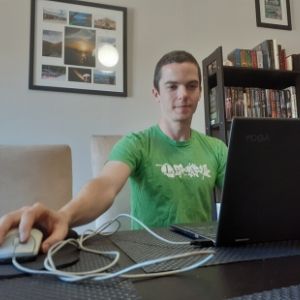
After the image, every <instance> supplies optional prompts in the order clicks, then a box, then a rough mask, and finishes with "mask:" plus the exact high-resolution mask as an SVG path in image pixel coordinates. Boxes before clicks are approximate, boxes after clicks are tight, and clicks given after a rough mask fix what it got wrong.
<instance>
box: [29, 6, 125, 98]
mask: <svg viewBox="0 0 300 300" xmlns="http://www.w3.org/2000/svg"><path fill="white" fill-rule="evenodd" d="M107 59H108V60H107ZM29 89H33V90H45V91H57V92H71V93H84V94H99V95H108V96H120V97H126V96H127V8H125V7H120V6H113V5H104V4H99V3H93V2H84V1H77V0H76V1H75V0H31V24H30V57H29Z"/></svg>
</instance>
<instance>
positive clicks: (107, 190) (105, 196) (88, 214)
mask: <svg viewBox="0 0 300 300" xmlns="http://www.w3.org/2000/svg"><path fill="white" fill-rule="evenodd" d="M129 175H130V168H129V167H128V166H127V165H126V164H125V163H122V162H117V161H110V162H108V163H107V164H106V165H105V166H104V168H103V170H102V172H101V173H100V174H99V176H98V177H96V178H95V179H92V180H91V181H89V182H88V183H87V184H86V185H85V186H84V187H83V188H82V189H81V191H80V192H79V193H78V195H77V196H76V197H74V198H73V199H72V200H71V201H70V202H68V203H67V204H66V205H65V206H63V207H62V208H61V209H60V210H59V211H54V210H51V209H48V208H47V207H46V206H44V205H42V204H39V203H36V204H34V205H32V206H29V207H23V208H21V209H19V210H16V211H13V212H11V213H8V214H7V215H4V216H3V217H1V219H0V244H1V243H2V242H3V239H4V237H5V235H6V234H7V232H8V231H9V230H10V229H11V228H13V227H19V231H20V239H21V241H24V242H25V241H26V240H27V239H28V238H29V233H30V230H31V228H32V227H39V228H42V229H44V231H46V232H47V238H46V239H45V240H44V241H43V244H42V250H43V252H46V251H48V249H49V247H50V246H51V245H53V244H54V243H56V242H58V241H60V240H62V239H64V238H65V236H66V235H67V232H68V228H69V227H74V226H78V225H82V224H85V223H88V222H90V221H92V220H94V219H95V218H97V217H98V216H99V215H101V214H102V213H104V212H105V211H106V210H107V209H108V208H109V207H110V206H111V205H112V203H113V200H114V198H115V196H116V195H117V194H118V192H119V191H120V190H121V188H122V187H123V186H124V184H125V183H126V181H127V179H128V177H129Z"/></svg>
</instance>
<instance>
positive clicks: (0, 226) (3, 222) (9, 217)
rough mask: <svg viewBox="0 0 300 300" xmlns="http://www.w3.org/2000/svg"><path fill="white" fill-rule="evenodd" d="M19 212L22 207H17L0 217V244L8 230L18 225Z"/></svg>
mask: <svg viewBox="0 0 300 300" xmlns="http://www.w3.org/2000/svg"><path fill="white" fill-rule="evenodd" d="M21 214H22V209H19V210H17V211H14V212H11V213H8V214H6V215H5V216H3V217H1V218H0V245H1V244H2V243H3V241H4V238H5V236H6V235H7V233H8V232H9V230H11V229H12V228H15V227H18V225H19V222H20V217H21Z"/></svg>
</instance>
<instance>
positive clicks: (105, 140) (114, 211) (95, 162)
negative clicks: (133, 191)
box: [91, 135, 130, 230]
mask: <svg viewBox="0 0 300 300" xmlns="http://www.w3.org/2000/svg"><path fill="white" fill-rule="evenodd" d="M121 137H122V136H121V135H93V136H92V137H91V162H92V171H93V176H94V177H96V176H97V175H98V174H99V172H100V171H101V169H102V167H103V166H104V164H105V163H106V161H107V158H108V155H109V153H110V151H111V149H112V147H113V146H114V144H115V143H116V142H117V141H118V140H119V139H120V138H121ZM120 213H127V214H129V213H130V188H129V184H128V182H127V183H126V184H125V185H124V187H123V189H122V190H121V191H120V193H119V194H118V195H117V197H116V198H115V201H114V204H113V205H112V206H111V207H110V208H109V209H108V210H107V211H106V212H105V213H104V214H103V215H102V216H101V217H99V218H98V219H97V220H96V226H97V227H98V226H99V225H100V224H102V223H104V222H106V221H109V220H111V219H112V218H114V217H116V216H117V215H118V214H120ZM121 224H122V226H121V230H128V229H130V222H129V221H128V220H121Z"/></svg>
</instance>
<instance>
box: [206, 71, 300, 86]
mask: <svg viewBox="0 0 300 300" xmlns="http://www.w3.org/2000/svg"><path fill="white" fill-rule="evenodd" d="M223 72H224V86H233V87H234V86H235V87H259V88H272V89H284V88H286V87H289V86H291V85H296V82H297V78H299V76H300V72H295V71H285V70H270V69H253V68H245V67H228V66H224V67H223ZM208 81H209V86H210V88H212V87H214V86H216V85H217V76H216V73H214V74H212V75H210V76H209V78H208Z"/></svg>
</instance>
